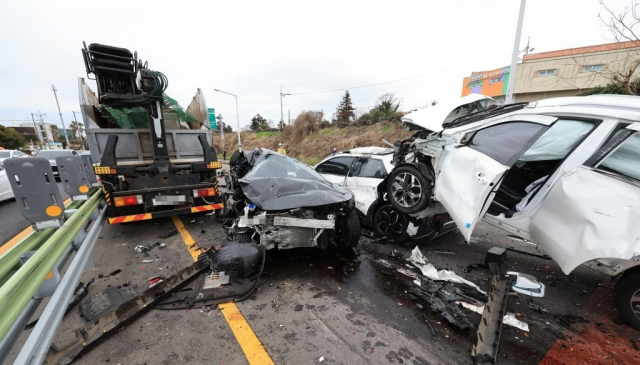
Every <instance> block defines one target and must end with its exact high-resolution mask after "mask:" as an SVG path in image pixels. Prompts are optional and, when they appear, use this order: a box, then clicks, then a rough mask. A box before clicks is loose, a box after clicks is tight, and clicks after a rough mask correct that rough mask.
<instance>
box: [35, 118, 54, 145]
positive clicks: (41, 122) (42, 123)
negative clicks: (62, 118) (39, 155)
mask: <svg viewBox="0 0 640 365" xmlns="http://www.w3.org/2000/svg"><path fill="white" fill-rule="evenodd" d="M38 115H39V116H40V125H42V128H43V129H44V135H45V136H47V147H48V149H51V142H55V140H54V141H49V137H48V136H49V135H48V134H47V128H45V126H44V119H42V113H40V111H39V110H38ZM45 116H46V114H45ZM52 138H53V136H52Z"/></svg>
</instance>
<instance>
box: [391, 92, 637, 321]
mask: <svg viewBox="0 0 640 365" xmlns="http://www.w3.org/2000/svg"><path fill="white" fill-rule="evenodd" d="M407 117H410V115H408V116H407ZM441 120H442V119H441ZM414 124H415V123H414ZM431 125H437V123H435V122H434V123H432V124H431ZM440 126H441V128H436V127H432V128H431V130H423V131H421V132H418V133H417V134H416V135H415V136H414V137H413V138H411V139H410V140H406V141H398V142H397V143H396V151H395V156H394V162H395V165H396V166H395V168H394V170H393V171H391V172H390V173H389V176H387V178H386V179H385V180H384V181H383V182H382V184H381V185H380V188H379V189H380V191H385V192H386V193H387V194H386V197H387V198H388V200H389V202H390V203H391V204H392V205H393V206H394V207H395V208H396V209H398V210H400V211H403V212H405V213H407V214H423V212H425V211H428V210H429V209H432V207H433V206H434V205H438V204H441V205H442V206H444V208H445V209H446V211H447V212H448V213H449V214H450V215H451V217H452V219H453V221H454V222H455V224H456V225H457V227H458V229H459V230H460V232H461V233H462V235H463V236H464V238H465V239H466V240H467V242H469V239H470V237H471V234H472V232H473V229H474V227H475V226H476V224H477V223H478V221H479V220H480V219H484V220H485V221H487V222H489V223H491V224H494V225H496V226H497V227H499V228H502V229H504V230H506V231H508V232H509V233H511V234H513V235H516V236H519V237H521V238H523V239H525V240H528V241H531V242H535V243H537V244H539V245H540V246H541V247H543V248H544V250H545V251H546V252H547V253H548V254H549V255H550V256H551V257H552V258H553V259H554V260H555V261H556V262H557V263H558V264H559V265H560V268H561V269H562V271H564V273H565V274H569V273H570V272H571V271H573V270H574V269H575V268H576V267H578V266H579V265H582V264H585V265H589V266H591V267H592V268H594V269H596V270H598V271H601V272H603V273H606V274H608V275H611V276H617V275H620V274H622V273H624V274H623V275H622V277H621V278H620V280H619V281H618V284H617V287H616V290H615V292H614V300H615V304H616V306H617V307H618V309H619V310H620V312H621V314H622V315H623V317H624V318H625V319H626V320H627V322H628V323H629V324H630V325H632V326H633V327H635V328H637V329H640V97H637V96H619V95H600V96H588V97H571V98H556V99H547V100H543V101H539V102H534V103H520V104H510V105H505V106H502V107H496V108H489V109H483V108H480V109H478V110H477V112H475V113H469V114H466V115H464V116H462V117H460V118H457V119H456V118H449V123H448V124H446V125H442V122H440Z"/></svg>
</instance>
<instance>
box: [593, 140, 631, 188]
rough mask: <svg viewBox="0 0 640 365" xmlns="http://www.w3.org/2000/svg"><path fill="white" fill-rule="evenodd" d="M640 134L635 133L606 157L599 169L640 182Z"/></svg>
mask: <svg viewBox="0 0 640 365" xmlns="http://www.w3.org/2000/svg"><path fill="white" fill-rule="evenodd" d="M639 160H640V132H636V133H634V134H633V135H632V136H631V137H629V138H628V139H627V140H626V141H625V142H623V143H622V145H621V146H620V147H619V148H618V149H616V150H615V151H614V152H613V153H612V154H610V155H609V156H607V157H605V159H604V160H602V162H601V163H600V165H599V166H598V168H600V169H603V170H607V171H613V172H617V173H619V174H622V175H625V176H628V177H631V178H634V179H637V180H640V163H638V161H639Z"/></svg>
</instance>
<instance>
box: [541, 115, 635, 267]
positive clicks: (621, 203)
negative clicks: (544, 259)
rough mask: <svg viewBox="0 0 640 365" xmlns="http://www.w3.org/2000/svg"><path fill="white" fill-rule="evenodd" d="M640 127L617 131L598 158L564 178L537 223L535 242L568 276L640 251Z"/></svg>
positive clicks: (558, 183)
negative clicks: (587, 266)
mask: <svg viewBox="0 0 640 365" xmlns="http://www.w3.org/2000/svg"><path fill="white" fill-rule="evenodd" d="M638 161H640V123H634V124H630V125H628V126H626V127H624V128H621V129H618V130H617V131H615V132H614V134H613V136H612V138H611V140H610V141H609V142H608V143H606V144H605V145H604V146H603V147H602V148H601V149H600V150H599V151H598V152H596V153H595V154H594V155H593V157H591V158H590V159H588V160H587V161H585V163H583V164H582V165H581V166H578V167H577V168H576V169H574V170H572V171H569V172H567V173H565V174H564V176H562V177H561V178H560V179H559V180H558V181H557V182H556V183H555V184H554V185H553V187H552V188H551V190H550V191H549V194H548V195H547V196H546V197H545V199H544V201H543V202H542V204H541V206H540V209H539V210H538V212H537V213H536V214H535V215H534V217H533V219H532V221H531V232H530V233H531V238H532V239H533V240H534V241H535V242H536V243H538V244H540V246H542V247H543V248H544V250H545V251H546V252H547V253H548V254H549V255H550V256H551V257H552V258H553V259H554V260H555V261H556V262H557V263H558V265H560V268H561V269H562V271H563V272H564V273H565V274H569V273H570V272H571V271H572V270H573V269H575V268H576V267H577V266H579V265H581V264H583V263H585V262H588V261H592V260H596V259H600V258H608V259H622V260H628V259H631V258H632V257H634V256H636V255H638V253H639V252H640V239H639V238H638V237H640V224H638V222H640V163H639V162H638Z"/></svg>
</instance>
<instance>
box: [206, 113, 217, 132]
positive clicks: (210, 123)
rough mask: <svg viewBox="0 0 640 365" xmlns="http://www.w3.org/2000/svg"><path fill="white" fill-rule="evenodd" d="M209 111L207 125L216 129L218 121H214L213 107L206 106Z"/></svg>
mask: <svg viewBox="0 0 640 365" xmlns="http://www.w3.org/2000/svg"><path fill="white" fill-rule="evenodd" d="M207 111H208V112H209V127H211V129H212V130H213V129H218V123H217V122H216V110H215V109H214V108H208V109H207Z"/></svg>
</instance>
